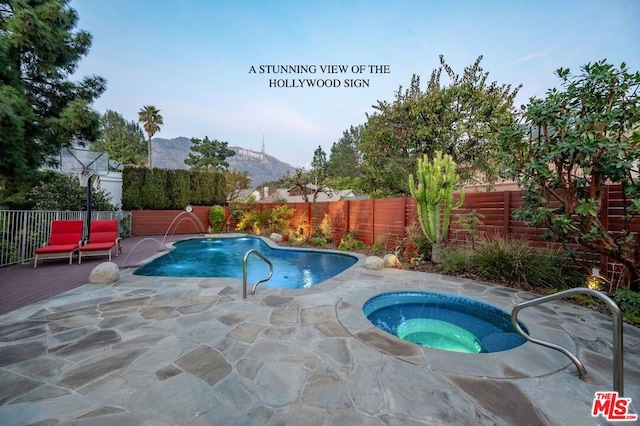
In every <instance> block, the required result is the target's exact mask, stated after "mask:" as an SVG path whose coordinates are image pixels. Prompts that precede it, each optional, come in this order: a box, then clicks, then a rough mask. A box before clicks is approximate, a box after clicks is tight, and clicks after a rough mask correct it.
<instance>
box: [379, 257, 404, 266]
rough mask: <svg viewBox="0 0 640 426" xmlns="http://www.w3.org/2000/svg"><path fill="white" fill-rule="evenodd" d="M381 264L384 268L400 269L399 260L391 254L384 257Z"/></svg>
mask: <svg viewBox="0 0 640 426" xmlns="http://www.w3.org/2000/svg"><path fill="white" fill-rule="evenodd" d="M382 264H383V265H384V267H385V268H402V263H400V259H398V256H396V255H395V254H392V253H388V254H385V255H384V258H382Z"/></svg>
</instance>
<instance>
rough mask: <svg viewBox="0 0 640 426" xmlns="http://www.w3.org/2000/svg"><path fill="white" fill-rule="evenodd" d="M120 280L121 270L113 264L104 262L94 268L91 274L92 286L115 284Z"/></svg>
mask: <svg viewBox="0 0 640 426" xmlns="http://www.w3.org/2000/svg"><path fill="white" fill-rule="evenodd" d="M118 280H120V270H119V269H118V265H116V264H115V263H113V262H104V263H101V264H99V265H98V266H96V267H95V268H93V270H92V271H91V273H90V274H89V282H90V283H91V284H113V283H116V282H118Z"/></svg>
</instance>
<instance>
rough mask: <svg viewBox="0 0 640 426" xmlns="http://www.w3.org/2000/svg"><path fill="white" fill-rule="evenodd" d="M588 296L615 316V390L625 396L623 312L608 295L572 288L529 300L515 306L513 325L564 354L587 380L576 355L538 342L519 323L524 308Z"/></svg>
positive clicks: (512, 316) (581, 376) (527, 337)
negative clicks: (583, 295) (573, 297)
mask: <svg viewBox="0 0 640 426" xmlns="http://www.w3.org/2000/svg"><path fill="white" fill-rule="evenodd" d="M577 293H582V294H588V295H591V296H594V297H597V298H599V299H600V300H602V301H603V302H604V303H605V304H606V305H607V307H608V308H609V310H610V311H611V314H612V316H613V348H612V352H613V389H614V390H615V391H616V392H618V395H620V396H623V388H624V379H623V374H624V367H623V356H622V312H621V311H620V308H619V307H618V305H616V303H615V302H614V301H613V300H612V299H611V298H610V297H609V296H607V295H606V294H604V293H602V292H600V291H597V290H593V289H590V288H584V287H579V288H571V289H569V290H564V291H560V292H558V293H554V294H550V295H548V296H542V297H539V298H537V299H533V300H529V301H526V302H522V303H519V304H517V305H516V306H514V308H513V311H512V312H511V323H512V324H513V327H514V328H515V329H516V331H517V332H518V333H519V334H520V335H522V337H524V338H525V339H527V340H528V341H530V342H532V343H536V344H538V345H542V346H546V347H547V348H551V349H555V350H556V351H559V352H562V353H563V354H565V355H566V356H567V357H569V359H570V360H571V361H572V362H573V363H574V364H575V366H576V368H577V369H578V374H579V375H580V379H582V380H585V379H586V377H587V370H586V369H585V367H584V364H583V363H582V362H581V361H580V360H579V359H578V357H577V356H576V355H574V354H573V353H572V352H570V351H569V350H568V349H566V348H564V347H563V346H560V345H556V344H554V343H550V342H546V341H544V340H538V339H535V338H533V337H531V336H529V335H528V334H527V333H526V332H525V331H524V330H523V329H522V328H521V327H520V323H518V312H519V311H520V310H522V309H524V308H527V307H529V306H535V305H540V304H542V303H545V302H549V301H551V300H556V299H561V298H564V297H567V296H570V295H572V294H577Z"/></svg>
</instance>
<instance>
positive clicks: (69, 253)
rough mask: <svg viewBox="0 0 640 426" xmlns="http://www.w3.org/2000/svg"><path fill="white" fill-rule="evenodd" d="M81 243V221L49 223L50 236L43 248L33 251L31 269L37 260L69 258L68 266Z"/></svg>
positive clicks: (36, 263) (36, 264)
mask: <svg viewBox="0 0 640 426" xmlns="http://www.w3.org/2000/svg"><path fill="white" fill-rule="evenodd" d="M81 242H82V221H81V220H54V221H52V222H51V235H49V242H48V243H47V245H45V246H44V247H40V248H37V249H36V250H35V259H34V261H33V267H34V268H35V267H37V266H38V259H40V260H44V259H64V258H67V257H68V258H69V265H71V262H72V260H73V253H74V252H75V251H76V250H78V247H80V243H81Z"/></svg>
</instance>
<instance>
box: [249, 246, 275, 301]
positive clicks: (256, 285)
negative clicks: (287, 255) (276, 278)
mask: <svg viewBox="0 0 640 426" xmlns="http://www.w3.org/2000/svg"><path fill="white" fill-rule="evenodd" d="M250 254H255V255H256V256H258V257H259V258H260V259H262V260H264V261H265V262H267V264H268V265H269V276H268V277H267V278H264V279H261V280H260V281H258V282H257V283H255V284H254V285H253V288H252V289H251V295H252V296H253V295H254V294H256V287H258V285H259V284H261V283H263V282H265V281H269V280H270V279H271V277H272V276H273V264H272V263H271V261H270V260H269V259H267V258H266V257H265V256H264V255H263V254H262V253H260V252H259V251H258V250H256V249H251V250H249V251H248V252H247V253H246V254H245V255H244V259H243V260H242V298H243V299H246V298H247V259H248V258H249V255H250Z"/></svg>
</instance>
